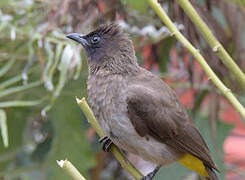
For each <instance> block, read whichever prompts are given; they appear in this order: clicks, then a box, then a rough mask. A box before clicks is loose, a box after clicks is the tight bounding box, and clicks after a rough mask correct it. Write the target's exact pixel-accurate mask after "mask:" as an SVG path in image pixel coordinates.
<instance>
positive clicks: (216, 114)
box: [0, 0, 245, 180]
mask: <svg viewBox="0 0 245 180" xmlns="http://www.w3.org/2000/svg"><path fill="white" fill-rule="evenodd" d="M191 2H192V4H193V5H194V6H195V8H196V10H197V11H198V13H199V14H200V15H201V17H202V18H203V19H204V20H205V22H206V23H207V24H208V26H209V27H210V29H211V30H212V32H213V33H214V35H215V36H216V37H217V39H218V40H219V41H220V42H221V43H222V44H223V46H224V47H225V49H226V50H227V51H228V52H229V53H230V54H231V55H232V57H233V58H234V59H235V60H236V63H237V64H238V65H239V67H240V68H241V69H242V70H243V72H244V71H245V50H244V48H245V25H244V22H245V3H244V1H242V0H240V1H238V0H236V1H235V0H233V1H228V0H227V1H225V0H196V1H194V0H193V1H191ZM161 5H162V6H163V7H164V9H165V10H166V11H167V12H168V15H169V16H170V17H171V19H172V20H174V21H175V23H176V26H177V27H178V29H179V30H181V32H182V33H183V34H184V35H185V36H186V37H187V38H188V40H190V41H191V42H192V43H193V44H194V45H195V46H196V47H198V48H199V49H200V51H201V53H202V54H203V55H204V57H205V59H206V60H207V61H208V64H209V65H210V66H211V68H212V69H213V70H214V71H215V72H216V73H217V74H218V76H219V78H220V79H221V80H222V81H223V82H224V83H225V84H226V86H228V87H229V88H230V89H231V90H232V91H233V92H234V93H235V94H236V96H237V97H238V99H239V100H240V101H242V102H243V104H244V103H245V101H244V100H245V94H244V89H242V87H241V86H240V84H239V83H238V82H237V81H236V79H235V78H234V77H233V75H231V74H230V72H229V71H228V70H227V68H226V67H225V66H224V65H223V64H222V63H221V61H219V59H218V57H217V56H216V55H215V54H214V53H213V51H212V49H211V48H209V46H208V45H207V43H206V42H205V40H204V39H203V38H202V36H201V34H200V33H199V31H197V30H196V28H195V27H194V25H193V24H192V23H191V21H190V20H189V19H188V17H187V16H186V15H185V13H184V12H183V10H182V9H181V8H180V7H179V6H178V4H177V2H176V1H172V0H168V1H161ZM110 21H118V22H119V24H121V25H122V27H123V28H124V29H125V31H127V32H128V33H129V34H130V36H131V38H132V39H133V41H134V44H135V49H136V55H137V57H138V60H139V63H140V64H141V65H142V66H143V67H145V68H147V69H149V70H151V71H152V72H154V73H156V74H158V75H159V76H160V77H162V78H163V80H165V81H166V82H168V83H169V84H170V86H171V87H172V88H174V89H175V91H176V92H177V94H178V95H179V97H180V99H181V101H182V103H183V104H184V105H185V106H186V108H187V109H188V112H189V113H190V116H191V117H192V119H193V120H194V121H195V123H196V125H197V126H198V128H199V130H200V131H201V133H202V135H203V136H204V138H205V140H206V141H207V143H208V144H209V147H210V150H211V152H212V154H213V156H214V159H215V162H216V163H217V165H218V167H219V168H220V170H221V171H222V173H221V174H220V179H226V178H227V179H232V178H233V177H235V178H240V179H242V178H244V172H243V171H242V170H240V169H239V168H237V165H238V164H236V163H233V164H231V163H230V162H224V151H223V143H224V141H225V139H226V138H227V136H228V135H229V134H230V132H231V129H232V127H234V126H232V125H230V124H226V123H224V121H223V120H224V119H227V118H226V117H225V111H227V109H228V110H230V111H232V112H234V113H233V114H236V112H235V111H234V109H233V108H232V107H231V106H230V104H229V103H228V102H227V101H226V100H225V99H224V98H223V97H222V96H221V94H220V92H219V91H218V90H217V89H216V88H215V87H214V86H213V85H212V83H210V82H209V80H208V78H207V76H206V75H205V74H204V72H203V70H202V69H201V68H200V66H199V65H198V64H197V62H196V61H195V60H194V59H193V57H192V56H191V55H190V54H189V53H188V52H187V50H186V49H185V48H184V47H183V46H182V45H181V44H180V43H179V42H177V41H176V40H175V39H174V37H172V36H170V33H169V31H168V29H167V28H166V27H165V26H163V24H162V22H161V20H160V19H159V18H158V17H157V16H156V15H155V13H154V12H153V11H152V9H151V8H150V7H149V6H148V4H147V3H146V1H142V0H134V1H131V0H79V1H78V0H63V1H62V0H53V1H48V0H1V1H0V108H1V109H0V126H1V132H2V137H1V138H2V139H3V142H1V141H0V142H1V143H0V179H1V178H2V179H11V180H12V179H13V180H14V179H21V180H22V179H23V180H28V179H37V180H38V179H61V180H62V179H68V177H67V176H66V175H64V172H63V171H62V170H61V169H60V168H59V167H58V166H57V164H56V160H58V159H65V158H68V159H69V160H70V161H71V162H72V163H73V164H74V165H75V166H76V167H77V168H78V169H79V171H80V172H82V173H83V174H84V175H85V176H86V177H87V178H88V179H93V180H98V179H125V178H126V177H128V174H127V173H126V172H125V171H124V170H123V169H122V168H121V167H120V165H119V164H118V163H117V161H116V160H115V159H114V158H113V157H112V156H111V155H110V154H105V153H104V152H102V151H101V147H100V145H99V144H98V142H97V139H98V138H97V136H96V135H95V132H94V130H93V129H91V128H90V126H89V124H88V123H87V121H86V119H85V117H84V115H83V113H82V112H81V111H80V109H79V107H78V106H77V104H76V101H75V96H78V97H81V96H86V78H87V74H88V73H87V63H86V59H85V55H84V51H83V50H82V48H81V47H80V46H78V45H77V44H73V42H72V41H70V40H67V39H66V38H65V34H67V33H70V32H79V33H86V32H89V31H90V30H91V29H93V28H94V27H96V26H97V25H99V24H102V23H106V22H110ZM232 118H233V119H234V118H237V119H238V120H237V121H239V115H237V116H235V115H234V116H232V117H231V119H232ZM236 128H239V127H236ZM232 132H233V133H234V132H235V131H234V130H233V131H232ZM7 135H8V138H7ZM129 158H130V157H129ZM130 159H131V160H132V161H133V162H134V163H135V164H136V165H137V166H138V167H139V168H140V169H141V170H142V171H143V172H146V171H147V170H149V168H151V166H150V165H147V164H145V163H144V165H142V163H141V161H140V160H139V159H137V158H135V157H133V158H130ZM231 170H232V171H235V172H236V175H235V176H225V175H226V172H230V171H231ZM162 177H164V179H169V180H170V179H183V178H189V179H190V178H192V179H195V178H196V177H195V175H194V176H193V173H192V172H190V171H189V170H187V169H185V168H184V167H181V166H180V165H178V164H173V165H171V166H170V167H167V168H162V169H161V171H160V173H159V174H158V175H157V177H156V179H162ZM225 177H226V178H225Z"/></svg>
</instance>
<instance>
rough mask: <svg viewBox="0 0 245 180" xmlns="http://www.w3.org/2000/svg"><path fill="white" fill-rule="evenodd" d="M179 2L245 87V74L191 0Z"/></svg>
mask: <svg viewBox="0 0 245 180" xmlns="http://www.w3.org/2000/svg"><path fill="white" fill-rule="evenodd" d="M177 2H178V3H179V5H180V6H181V7H182V9H183V10H184V11H185V13H186V14H187V15H188V16H189V18H190V19H191V21H192V22H193V23H194V24H195V26H196V27H197V29H198V30H199V31H200V32H201V33H202V35H203V36H204V38H205V39H206V41H207V42H208V44H209V46H210V47H211V48H212V50H213V52H215V53H216V54H217V55H218V56H219V58H220V59H221V61H222V62H223V63H224V64H225V65H226V67H227V68H228V69H229V70H230V71H231V72H232V73H233V74H234V76H235V77H236V78H237V80H238V81H239V82H240V83H241V85H242V87H243V88H244V89H245V74H244V73H243V72H242V70H241V69H240V68H239V67H238V65H237V64H236V63H235V61H234V60H233V59H232V57H231V56H230V55H229V54H228V53H227V51H226V50H225V49H224V47H223V46H222V44H221V43H220V42H219V41H218V40H217V39H216V38H215V37H214V35H213V33H212V32H211V30H210V29H209V28H208V26H207V24H206V23H205V22H204V21H203V20H202V18H201V17H200V16H199V15H198V13H197V12H196V10H195V9H194V7H193V6H192V4H191V3H190V2H189V0H177Z"/></svg>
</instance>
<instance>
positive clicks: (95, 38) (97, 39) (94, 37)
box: [91, 35, 100, 44]
mask: <svg viewBox="0 0 245 180" xmlns="http://www.w3.org/2000/svg"><path fill="white" fill-rule="evenodd" d="M99 41H100V37H99V36H98V35H94V36H93V37H92V39H91V42H92V43H93V44H96V43H98V42H99Z"/></svg>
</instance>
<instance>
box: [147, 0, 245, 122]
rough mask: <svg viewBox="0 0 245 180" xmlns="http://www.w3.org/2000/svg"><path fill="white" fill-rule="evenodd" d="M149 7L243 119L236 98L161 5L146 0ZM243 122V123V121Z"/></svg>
mask: <svg viewBox="0 0 245 180" xmlns="http://www.w3.org/2000/svg"><path fill="white" fill-rule="evenodd" d="M147 2H148V3H149V5H150V6H151V7H152V9H154V11H155V12H156V14H157V15H158V16H159V17H160V19H161V20H162V21H163V22H164V23H165V25H166V26H167V27H168V28H169V30H170V31H171V32H172V34H173V36H175V37H176V39H178V40H179V41H180V42H181V43H182V44H183V45H184V46H185V47H186V48H187V49H188V50H189V51H190V53H191V54H192V55H193V56H194V57H195V59H196V60H197V61H198V62H199V64H200V65H201V66H202V68H203V70H204V71H205V72H206V74H207V75H208V77H209V78H210V79H211V80H212V82H213V83H214V84H215V85H216V87H217V88H218V89H219V90H220V91H221V92H222V93H223V94H224V95H225V97H226V98H227V99H228V100H229V101H230V103H231V104H232V105H233V106H234V107H235V109H236V110H237V111H238V112H239V113H240V114H241V115H242V117H244V118H245V109H244V107H243V106H242V104H241V103H240V102H239V101H238V100H237V98H236V97H235V96H234V95H233V94H232V92H231V90H230V89H228V88H227V87H226V86H225V85H224V84H223V83H222V81H221V80H220V79H219V78H218V77H217V76H216V74H215V73H214V72H213V70H212V69H211V68H210V67H209V65H208V64H207V62H206V61H205V59H204V58H203V56H202V55H201V54H200V52H199V50H198V49H196V48H195V47H194V46H193V45H192V44H191V43H190V42H189V41H188V40H187V39H186V38H185V37H184V36H183V35H182V34H181V33H180V32H179V30H178V29H177V28H176V27H175V25H174V24H173V22H172V21H171V20H170V18H169V17H168V15H167V14H166V13H165V11H164V10H163V9H162V7H161V5H160V4H159V3H158V2H157V0H147ZM244 122H245V121H244Z"/></svg>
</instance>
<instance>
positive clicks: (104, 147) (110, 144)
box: [99, 136, 113, 152]
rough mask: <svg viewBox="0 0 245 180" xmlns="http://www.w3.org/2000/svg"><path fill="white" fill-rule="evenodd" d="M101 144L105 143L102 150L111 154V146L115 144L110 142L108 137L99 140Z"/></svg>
mask: <svg viewBox="0 0 245 180" xmlns="http://www.w3.org/2000/svg"><path fill="white" fill-rule="evenodd" d="M99 142H100V143H103V146H102V149H103V150H104V151H105V152H109V151H110V149H111V146H112V145H113V142H112V141H111V140H110V138H109V137H108V136H104V137H101V138H100V139H99Z"/></svg>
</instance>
